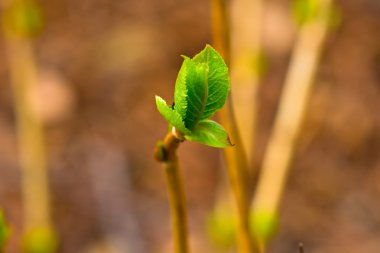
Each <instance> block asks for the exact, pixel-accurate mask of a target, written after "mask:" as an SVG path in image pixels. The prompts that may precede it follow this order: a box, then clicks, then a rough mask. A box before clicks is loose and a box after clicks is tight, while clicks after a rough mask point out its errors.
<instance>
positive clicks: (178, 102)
mask: <svg viewBox="0 0 380 253" xmlns="http://www.w3.org/2000/svg"><path fill="white" fill-rule="evenodd" d="M187 61H189V58H188V57H184V61H183V63H182V67H181V69H180V70H179V72H178V76H177V80H176V82H175V90H174V110H176V111H177V112H178V113H179V115H181V117H182V119H184V118H185V117H186V109H187V88H186V76H187V73H188V71H189V70H188V69H189V68H188V64H187Z"/></svg>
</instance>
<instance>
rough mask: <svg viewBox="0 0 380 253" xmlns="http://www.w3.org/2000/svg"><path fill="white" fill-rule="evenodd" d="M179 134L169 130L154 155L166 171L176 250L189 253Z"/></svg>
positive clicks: (179, 252)
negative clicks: (179, 163)
mask: <svg viewBox="0 0 380 253" xmlns="http://www.w3.org/2000/svg"><path fill="white" fill-rule="evenodd" d="M178 134H179V133H178V132H175V133H173V132H169V133H168V134H167V135H166V137H165V140H164V142H163V143H159V144H157V146H156V149H155V153H154V157H155V158H156V160H158V161H159V162H161V163H162V165H163V167H164V169H165V173H166V181H167V185H168V192H169V202H170V211H171V217H172V229H173V237H174V249H175V251H174V252H176V253H188V252H189V246H188V226H187V215H186V198H185V193H184V189H183V184H182V179H181V175H180V172H179V165H178V158H177V149H178V146H179V144H180V143H181V141H182V139H181V137H179V136H178Z"/></svg>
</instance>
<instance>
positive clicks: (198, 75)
mask: <svg viewBox="0 0 380 253" xmlns="http://www.w3.org/2000/svg"><path fill="white" fill-rule="evenodd" d="M183 65H184V67H185V69H186V70H187V75H186V89H187V97H186V99H187V108H186V115H185V118H184V121H185V125H186V127H187V128H188V129H191V130H192V129H193V128H194V127H195V126H196V125H197V124H198V122H199V121H200V120H201V118H202V116H203V115H204V111H205V109H206V103H207V97H208V87H207V86H208V85H207V75H208V69H207V65H205V64H195V63H194V62H193V61H192V60H190V59H189V58H185V60H184V62H183Z"/></svg>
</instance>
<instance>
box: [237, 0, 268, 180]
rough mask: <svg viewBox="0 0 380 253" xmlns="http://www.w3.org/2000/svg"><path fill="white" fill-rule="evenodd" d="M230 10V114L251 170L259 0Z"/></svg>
mask: <svg viewBox="0 0 380 253" xmlns="http://www.w3.org/2000/svg"><path fill="white" fill-rule="evenodd" d="M231 9H232V12H231V33H232V36H231V83H232V86H231V87H232V92H231V94H232V97H233V101H234V108H233V109H234V113H235V115H236V124H237V127H238V130H239V133H241V135H242V144H243V147H244V149H245V151H246V155H247V161H248V168H249V169H250V172H251V173H252V174H253V175H252V176H254V177H255V178H256V174H257V173H256V172H255V171H254V164H253V162H254V159H253V158H254V157H253V156H254V153H255V146H254V145H255V132H256V120H257V91H258V87H259V83H258V82H259V75H260V72H261V71H262V66H261V65H262V62H261V61H262V59H261V57H262V56H261V52H260V51H261V20H262V0H239V1H233V2H232V8H231Z"/></svg>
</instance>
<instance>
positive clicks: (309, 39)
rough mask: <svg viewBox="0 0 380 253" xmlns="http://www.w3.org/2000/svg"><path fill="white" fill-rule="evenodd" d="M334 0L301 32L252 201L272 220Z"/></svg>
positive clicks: (324, 3)
mask: <svg viewBox="0 0 380 253" xmlns="http://www.w3.org/2000/svg"><path fill="white" fill-rule="evenodd" d="M331 2H332V0H323V1H322V0H321V1H319V3H320V4H321V7H322V10H323V11H321V13H320V15H319V16H318V17H316V18H315V19H314V20H312V21H309V22H308V23H306V24H305V25H303V26H302V27H301V28H300V31H299V33H298V39H297V41H296V45H295V48H294V52H293V55H292V59H291V62H290V67H289V70H288V74H287V77H286V80H285V84H284V91H283V94H282V96H281V100H280V105H279V109H278V113H277V115H276V119H275V123H274V127H273V130H272V133H271V136H270V138H269V142H268V146H267V150H266V153H265V157H264V160H263V165H262V174H261V175H260V180H259V183H258V187H257V191H256V195H255V199H254V204H253V208H254V210H253V212H254V214H256V215H258V216H259V214H265V215H266V217H267V218H268V219H269V222H274V220H275V219H276V214H277V211H278V206H279V203H280V200H281V197H282V193H283V191H284V185H285V182H286V178H287V174H288V170H289V165H290V162H291V158H292V156H293V153H294V150H295V144H296V139H297V137H298V135H299V133H300V129H301V123H302V122H303V118H304V115H305V112H306V109H307V102H308V100H309V97H310V93H311V88H312V84H313V80H314V78H315V74H316V71H317V67H318V63H319V58H320V56H321V52H322V46H323V42H324V41H325V38H326V35H327V31H328V22H329V19H328V17H327V15H328V13H329V11H328V10H329V8H331V7H330V6H331ZM258 222H260V221H258ZM267 225H268V224H267ZM266 232H268V233H269V231H266ZM271 232H273V231H271ZM259 233H260V232H259ZM261 236H262V237H264V238H261V240H265V241H267V240H268V237H269V235H268V234H266V235H261Z"/></svg>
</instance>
